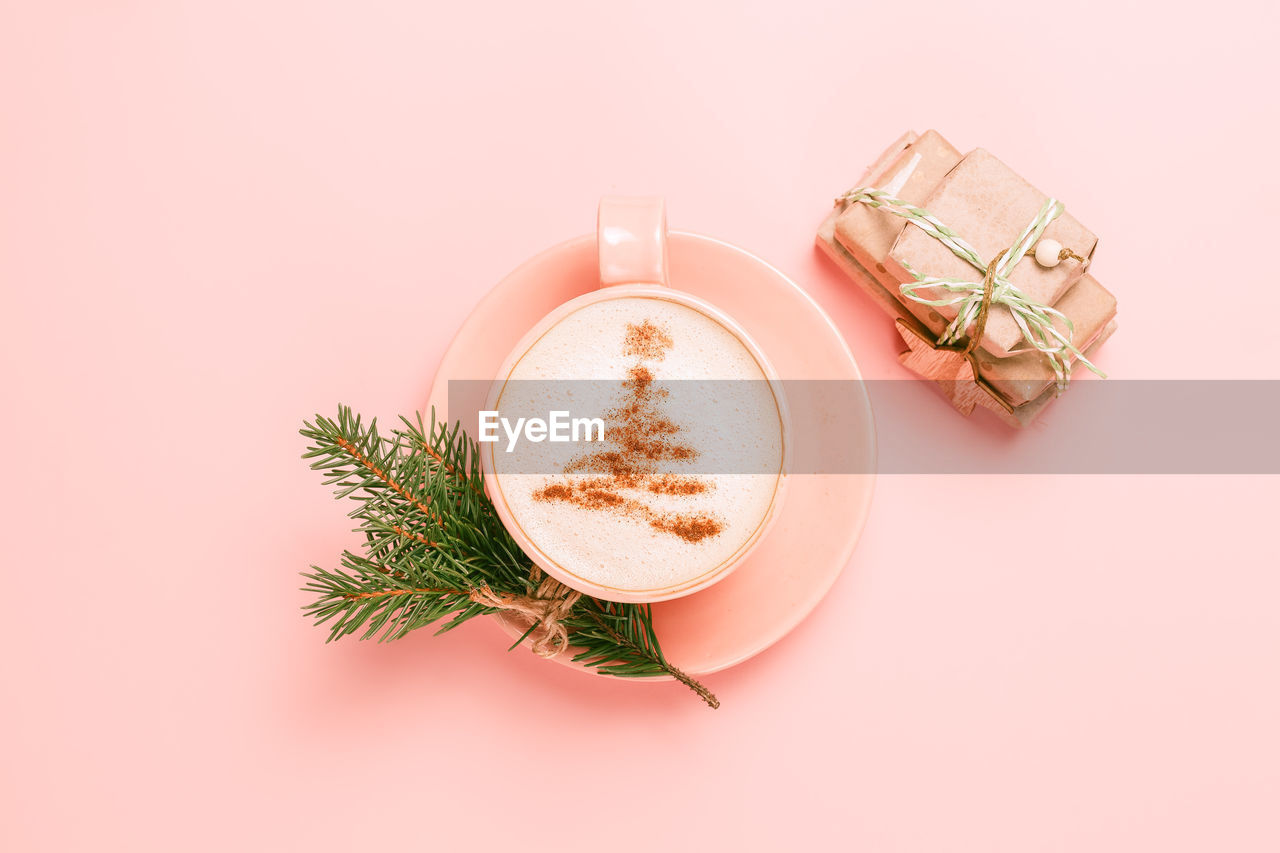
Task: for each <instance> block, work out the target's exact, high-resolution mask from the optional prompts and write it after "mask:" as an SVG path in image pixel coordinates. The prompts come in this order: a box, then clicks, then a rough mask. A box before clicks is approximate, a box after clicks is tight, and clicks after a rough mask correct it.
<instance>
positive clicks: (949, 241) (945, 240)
mask: <svg viewBox="0 0 1280 853" xmlns="http://www.w3.org/2000/svg"><path fill="white" fill-rule="evenodd" d="M836 201H837V202H840V203H843V204H865V205H867V206H868V207H874V208H878V209H880V210H883V211H885V212H886V213H892V214H893V215H894V216H900V217H902V218H903V219H905V220H907V221H908V222H910V223H911V224H912V225H915V226H916V227H917V228H919V229H920V230H921V231H923V232H924V233H926V234H928V235H929V236H930V237H933V238H934V239H935V240H938V241H939V242H941V243H942V244H943V245H944V246H946V247H947V248H948V249H950V250H951V251H952V253H953V254H955V256H956V257H958V258H960V259H961V260H963V261H966V262H967V263H969V264H971V265H972V266H973V268H974V269H976V270H977V271H978V272H980V273H983V274H984V276H985V274H986V272H987V269H988V267H989V266H990V265H989V264H987V263H985V262H984V261H983V260H982V258H980V257H979V256H978V252H977V251H976V250H975V249H974V248H973V247H972V246H970V245H969V243H968V242H966V241H965V239H964V238H963V237H961V236H960V235H959V234H957V233H956V232H955V231H952V230H951V229H950V228H948V227H947V226H946V225H944V224H942V222H940V221H938V218H937V217H936V216H934V215H933V214H932V213H930V212H929V211H927V210H925V209H924V208H921V207H916V206H915V205H913V204H909V203H907V202H905V201H903V200H902V199H899V198H894V197H893V196H891V195H890V194H889V193H887V192H885V191H884V190H878V189H876V188H874V187H857V188H855V189H851V190H849V191H848V192H847V193H845V194H844V195H842V196H840V197H839V198H838V199H836ZM1065 209H1066V208H1064V207H1063V206H1062V202H1060V201H1058V200H1057V199H1053V198H1050V199H1046V200H1045V203H1044V205H1043V206H1041V208H1040V212H1039V213H1037V214H1036V217H1035V219H1033V220H1031V223H1030V224H1029V225H1027V227H1026V228H1025V229H1023V231H1022V234H1021V235H1019V237H1018V240H1017V242H1015V243H1014V244H1013V246H1012V247H1010V248H1008V249H1005V250H1004V252H1003V253H1001V255H1000V257H999V258H998V259H997V262H996V263H995V265H994V267H995V268H994V273H993V275H992V277H991V278H992V288H991V298H990V300H989V303H988V304H989V305H1004V306H1005V307H1007V308H1008V309H1009V311H1010V312H1011V313H1012V314H1013V319H1014V322H1016V323H1017V324H1018V329H1019V330H1020V331H1021V332H1022V337H1023V339H1024V340H1026V342H1027V343H1029V344H1030V345H1031V346H1033V347H1035V348H1036V349H1037V350H1039V351H1040V352H1042V353H1044V355H1045V357H1046V358H1048V359H1049V364H1050V366H1051V367H1052V368H1053V375H1054V377H1055V379H1056V380H1057V390H1058V393H1062V392H1063V391H1064V390H1066V388H1067V383H1068V382H1069V381H1070V379H1071V363H1070V359H1071V356H1075V358H1076V359H1077V360H1079V362H1080V363H1081V364H1083V365H1084V366H1085V367H1087V368H1089V369H1090V370H1092V371H1093V372H1094V373H1096V374H1098V375H1099V376H1101V377H1103V378H1104V379H1105V378H1106V374H1105V373H1103V372H1102V371H1101V370H1099V369H1098V368H1097V367H1095V366H1094V365H1093V363H1092V362H1090V361H1089V359H1087V358H1085V357H1084V354H1083V353H1081V352H1080V350H1078V349H1076V347H1075V345H1074V344H1073V343H1072V342H1071V341H1072V338H1073V337H1074V334H1075V327H1074V325H1073V324H1072V322H1071V320H1070V319H1069V318H1068V317H1067V316H1066V315H1065V314H1063V313H1062V312H1061V311H1059V310H1057V309H1056V308H1052V307H1050V306H1048V305H1043V304H1041V303H1039V302H1036V301H1035V300H1033V299H1031V298H1029V297H1028V296H1027V295H1026V294H1025V293H1023V292H1022V291H1021V290H1019V289H1018V288H1017V287H1016V286H1015V285H1014V284H1013V283H1012V282H1011V281H1009V274H1010V273H1011V272H1013V268H1014V267H1015V266H1017V264H1018V261H1020V260H1022V258H1023V257H1024V256H1025V255H1026V254H1027V252H1028V251H1030V250H1031V249H1032V247H1034V246H1035V245H1036V243H1037V242H1038V241H1039V240H1040V235H1042V234H1043V233H1044V229H1045V228H1047V227H1048V225H1049V223H1050V222H1052V221H1053V220H1055V219H1057V218H1058V217H1059V216H1061V215H1062V212H1063V211H1064V210H1065ZM902 266H903V267H904V268H905V269H906V271H907V272H909V273H910V274H911V276H912V278H914V279H915V281H912V282H907V283H906V284H903V285H901V286H900V287H899V288H898V289H899V291H901V293H902V295H903V296H905V297H906V298H908V299H910V300H912V301H913V302H918V303H920V304H921V305H929V306H932V307H935V308H938V307H945V306H955V308H956V318H955V319H954V320H952V321H951V324H950V325H948V326H947V328H946V329H945V330H944V331H943V333H942V336H941V337H940V338H939V339H938V343H939V344H940V345H942V346H948V345H952V344H955V343H957V342H958V341H959V340H960V338H962V337H963V336H964V332H965V329H967V328H969V324H970V323H972V322H973V321H974V320H975V319H976V318H977V316H978V314H979V312H980V311H981V310H982V301H983V294H984V293H985V285H984V283H983V281H981V280H979V281H976V282H973V281H966V280H964V279H961V278H938V277H937V276H928V275H921V274H920V273H918V272H916V271H915V270H913V269H912V268H911V267H910V266H909V265H908V264H906V263H905V262H904V263H903V264H902ZM924 291H933V292H935V293H936V292H937V291H945V292H946V293H949V294H952V295H951V296H944V297H942V298H940V299H931V298H929V297H928V296H927V295H925V293H924ZM1055 320H1061V321H1062V324H1063V325H1064V326H1065V327H1066V329H1067V333H1066V334H1065V335H1064V334H1062V332H1060V331H1059V330H1058V328H1057V326H1056V325H1055V322H1054V321H1055Z"/></svg>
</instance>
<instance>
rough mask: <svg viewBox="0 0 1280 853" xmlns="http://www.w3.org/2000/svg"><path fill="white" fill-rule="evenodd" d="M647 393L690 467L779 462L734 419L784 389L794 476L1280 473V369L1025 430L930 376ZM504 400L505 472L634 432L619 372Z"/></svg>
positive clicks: (470, 404) (1147, 392) (1066, 402)
mask: <svg viewBox="0 0 1280 853" xmlns="http://www.w3.org/2000/svg"><path fill="white" fill-rule="evenodd" d="M492 389H493V383H492V381H491V380H453V381H450V382H449V417H450V420H459V421H461V422H462V426H463V428H464V429H465V430H466V431H467V432H468V433H469V434H470V435H471V436H472V437H473V438H477V437H479V436H480V434H481V422H480V417H479V413H480V412H481V411H482V410H485V408H486V401H487V400H488V399H489V396H490V393H491V391H492ZM649 391H650V394H651V396H648V397H647V398H646V402H644V403H643V405H644V406H649V407H652V409H651V410H647V411H646V412H645V413H643V414H644V415H645V416H646V417H648V416H651V417H652V418H654V419H656V420H654V421H653V423H652V424H651V426H652V425H653V424H656V427H654V429H656V432H652V433H651V434H648V435H649V438H650V439H653V438H654V437H655V436H658V435H659V434H660V433H661V434H664V435H666V436H667V437H668V440H669V442H676V443H681V442H683V437H690V439H691V437H693V436H695V435H696V436H699V437H700V438H701V439H702V444H703V445H704V446H694V445H695V444H696V442H695V443H694V444H689V443H688V442H683V443H684V444H687V445H688V446H690V447H691V448H692V450H693V452H692V453H689V454H687V455H686V457H685V458H680V459H676V460H674V461H670V465H669V467H670V468H671V470H676V471H678V472H680V473H688V474H726V475H727V474H763V473H769V472H770V469H771V467H772V466H773V464H774V461H773V460H772V459H771V457H770V456H769V454H767V453H758V452H751V448H748V447H746V446H744V445H743V444H742V441H741V440H740V439H739V432H740V431H738V430H736V429H735V424H738V423H742V422H743V421H741V418H742V417H743V414H742V412H743V410H744V408H743V407H745V409H746V410H751V409H753V407H754V409H755V411H756V415H755V417H754V420H752V423H753V424H754V426H753V427H751V429H752V430H754V431H755V432H754V433H752V435H753V436H754V437H753V438H750V439H749V443H751V444H752V445H753V447H754V446H756V445H758V444H759V443H760V442H759V438H760V430H761V429H766V430H767V428H768V419H767V418H765V419H764V420H761V417H762V415H761V414H760V407H761V406H762V405H763V404H762V403H761V402H760V401H762V400H768V399H771V398H773V397H776V398H777V399H781V400H784V401H785V410H786V411H787V413H788V418H787V436H788V441H787V458H786V463H785V468H786V471H787V472H788V473H789V474H793V475H810V474H866V473H872V472H878V473H881V474H1280V381H1277V380H1163V381H1154V380H1116V379H1109V380H1105V381H1095V380H1085V381H1077V382H1075V383H1073V384H1072V386H1071V388H1070V389H1069V390H1068V391H1067V392H1066V394H1064V395H1063V396H1062V397H1061V398H1060V399H1058V400H1056V401H1054V402H1052V403H1051V404H1050V405H1049V406H1048V407H1047V408H1046V409H1045V411H1044V412H1043V414H1041V415H1040V417H1039V418H1038V419H1037V420H1035V421H1034V422H1033V423H1032V424H1031V425H1030V426H1028V427H1026V428H1024V429H1021V430H1018V429H1014V428H1011V427H1009V426H1008V425H1006V424H1005V423H1003V422H1001V421H999V420H997V419H996V418H995V417H994V416H992V415H991V414H990V413H988V412H985V411H983V410H981V409H979V410H976V411H975V412H974V413H973V414H972V415H971V416H969V417H967V418H966V417H965V416H963V415H961V414H960V413H959V412H957V411H956V410H954V409H953V408H952V407H951V404H950V403H949V402H948V401H947V400H946V399H945V398H944V397H943V396H942V394H941V393H940V392H939V390H938V388H937V386H935V385H934V384H933V383H931V382H927V381H924V380H868V381H861V382H851V381H824V380H783V381H781V382H778V383H775V384H773V385H770V384H769V383H765V382H741V381H722V380H669V381H654V382H653V384H652V388H650V389H649ZM501 401H502V402H501V405H499V406H498V407H497V408H496V409H494V410H493V411H495V412H497V415H496V416H492V415H491V416H489V417H488V423H489V429H488V432H489V434H491V435H492V434H494V433H495V432H496V434H497V436H498V440H497V441H496V442H492V443H491V447H492V449H493V452H494V453H495V454H496V455H497V456H498V457H499V458H501V459H502V461H503V465H504V469H505V470H510V471H514V472H519V473H530V474H534V473H547V474H554V473H560V472H561V471H563V470H564V469H565V466H566V465H572V464H574V459H577V458H580V457H582V455H583V454H597V455H599V454H601V453H606V454H607V453H609V452H611V451H610V447H611V446H612V447H614V448H615V449H616V448H617V446H618V442H619V440H621V441H622V442H623V443H625V442H627V441H632V443H633V444H634V440H633V439H634V436H632V437H631V438H628V436H627V435H626V434H624V433H623V432H622V430H623V429H624V425H623V423H622V421H625V420H626V417H628V415H627V412H628V411H631V410H634V408H635V406H636V405H638V403H637V401H636V400H635V399H633V394H632V391H631V390H630V389H629V388H628V387H627V386H626V385H625V383H622V382H619V381H579V380H569V381H565V380H557V381H532V380H526V381H520V382H510V383H507V385H506V390H504V391H503V394H502V397H501ZM620 407H621V408H620ZM627 407H631V410H629V409H627ZM552 411H559V412H564V413H566V414H565V415H564V416H563V417H562V418H560V419H561V420H563V419H564V418H568V419H569V421H570V426H568V427H565V428H564V430H565V431H567V434H569V435H572V426H571V422H572V420H574V419H588V420H589V419H591V418H599V419H601V420H602V421H604V422H605V426H606V430H605V431H606V433H608V435H607V437H606V440H605V442H604V443H601V441H600V439H599V438H598V436H599V430H593V431H592V433H591V436H590V440H588V438H587V437H584V435H583V431H582V429H579V431H578V436H577V438H578V439H579V440H578V441H573V440H570V441H567V442H559V443H556V444H554V445H553V443H552V442H551V441H550V440H549V439H544V440H537V441H531V440H529V439H528V436H529V435H530V433H529V432H528V429H527V428H528V426H529V425H530V424H531V423H532V421H531V419H541V420H543V421H547V420H549V419H550V420H554V419H555V418H552V417H551V414H552ZM871 413H874V415H872V414H871ZM632 414H634V412H633V411H632ZM495 417H496V418H506V419H507V421H508V426H509V427H510V426H513V425H515V424H517V423H519V421H520V419H521V418H523V419H525V421H524V427H522V428H521V429H520V431H519V437H518V439H517V442H516V446H515V448H512V445H511V440H510V436H511V430H509V429H507V430H504V429H503V427H502V426H501V425H500V424H495ZM620 417H621V418H622V420H621V421H620V420H619V418H620ZM748 420H751V418H748ZM762 424H763V426H762ZM716 425H719V428H716ZM534 427H535V429H534V430H533V433H532V435H533V436H534V437H535V438H536V436H537V434H538V429H537V428H536V424H534ZM551 429H552V427H551V426H549V427H548V432H550V431H551Z"/></svg>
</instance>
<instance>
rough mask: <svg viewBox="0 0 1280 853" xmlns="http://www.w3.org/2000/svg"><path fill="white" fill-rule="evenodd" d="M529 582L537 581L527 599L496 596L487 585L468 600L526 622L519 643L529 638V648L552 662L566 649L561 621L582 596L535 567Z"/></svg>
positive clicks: (515, 596) (481, 587) (474, 590)
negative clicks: (520, 618)
mask: <svg viewBox="0 0 1280 853" xmlns="http://www.w3.org/2000/svg"><path fill="white" fill-rule="evenodd" d="M529 579H530V580H532V581H540V582H539V583H538V586H537V587H536V588H535V589H534V591H533V592H532V594H530V595H508V594H503V595H499V594H498V593H496V592H494V591H493V590H492V589H490V588H489V585H488V584H487V583H486V584H481V585H480V586H478V587H476V588H475V589H473V590H471V596H470V597H471V600H472V601H474V602H475V603H476V604H483V605H484V606H485V607H493V608H495V609H497V610H504V611H507V612H509V613H514V614H515V615H516V616H519V617H522V618H523V619H525V620H526V621H528V622H529V623H530V625H529V629H528V630H527V631H526V632H525V635H524V636H523V637H521V638H520V639H521V640H523V639H524V638H525V637H528V638H530V643H529V647H530V649H532V650H533V652H534V653H535V654H539V655H542V656H543V657H544V658H553V657H555V656H556V655H558V654H560V653H561V652H562V651H564V650H565V649H567V648H568V647H569V631H568V629H567V628H565V627H564V623H563V622H562V621H561V620H562V619H564V617H566V616H568V615H569V611H571V610H573V606H574V605H575V604H577V603H578V599H579V598H582V593H580V592H578V591H577V590H576V589H572V588H570V587H567V586H565V585H564V584H562V583H560V581H558V580H556V579H555V578H553V577H551V576H550V575H543V573H542V570H541V569H539V568H538V567H537V566H534V567H533V569H532V570H530V572H529ZM518 642H519V641H517V644H518Z"/></svg>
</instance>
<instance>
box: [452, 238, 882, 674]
mask: <svg viewBox="0 0 1280 853" xmlns="http://www.w3.org/2000/svg"><path fill="white" fill-rule="evenodd" d="M669 241H670V242H669V253H670V265H671V269H670V276H671V286H672V287H675V288H678V289H680V290H684V291H687V292H689V293H692V294H694V295H696V296H700V297H702V298H704V299H706V300H707V301H708V302H711V303H712V304H714V305H716V306H718V307H720V308H722V309H723V310H724V311H725V312H726V313H728V314H729V315H730V316H732V317H733V318H734V319H735V320H737V321H738V322H739V323H740V324H741V325H742V326H743V327H744V328H745V329H746V330H747V332H748V334H750V335H751V337H752V338H754V339H755V341H756V342H757V343H758V344H759V345H760V348H761V349H762V350H764V351H765V352H766V353H768V355H769V358H770V360H771V361H772V362H773V365H774V367H775V369H776V370H777V372H778V375H779V376H780V377H781V378H782V379H784V380H787V379H850V380H860V379H861V378H862V375H861V374H860V373H859V372H858V365H857V364H856V363H855V362H854V360H853V356H852V355H851V354H850V353H849V348H848V347H847V346H845V343H844V339H843V338H842V337H841V336H840V333H839V332H838V331H837V330H836V327H835V326H834V325H833V324H832V322H831V319H830V318H829V317H828V316H827V315H826V312H824V311H823V310H822V309H821V308H820V307H818V304H817V303H816V302H814V301H813V300H812V299H811V298H810V297H809V295H808V294H806V293H805V292H804V291H803V290H801V289H800V288H799V287H798V286H796V285H795V283H793V282H792V281H791V280H790V279H788V278H787V277H786V276H784V275H783V274H782V273H780V272H778V271H777V270H776V269H774V268H773V267H771V266H769V265H768V264H767V263H765V262H764V261H762V260H760V259H759V258H757V257H755V256H754V255H751V254H749V253H747V252H744V251H743V250H741V249H738V248H736V247H734V246H730V245H729V244H727V243H722V242H720V241H719V240H713V239H711V238H710V237H703V236H700V235H697V234H686V233H682V232H679V231H672V232H671V233H670V236H669ZM598 275H599V271H598V268H597V257H596V236H595V235H594V234H589V235H586V236H583V237H579V238H577V239H574V240H570V241H568V242H567V243H561V244H560V245H558V246H555V247H553V248H551V249H548V250H546V251H545V252H543V253H542V254H540V255H537V256H535V257H533V258H531V259H529V260H528V261H526V262H525V263H524V264H522V265H521V266H520V267H518V268H517V269H516V270H515V271H514V272H512V273H511V274H510V275H508V276H507V277H506V278H505V279H503V280H502V281H501V282H500V283H499V284H498V285H497V287H495V288H494V289H493V290H492V291H490V293H489V295H488V296H486V297H485V298H484V300H483V301H481V302H480V304H479V305H478V306H477V307H476V309H475V311H473V312H472V313H471V316H470V317H468V318H467V321H466V322H465V323H464V324H463V325H462V328H461V329H459V330H458V334H457V336H456V337H455V338H454V340H453V343H452V344H451V345H450V346H449V350H448V351H447V352H446V353H445V355H444V359H443V360H442V361H441V363H440V369H439V370H438V371H437V372H436V378H435V382H434V383H433V385H432V388H431V397H430V400H429V401H428V409H429V408H430V406H432V405H434V406H435V408H436V413H437V417H439V418H440V419H441V420H455V419H457V417H459V414H458V413H449V412H448V411H447V408H448V402H449V399H448V398H449V388H448V385H449V380H450V379H469V380H476V379H491V378H492V377H493V376H494V374H495V373H496V372H497V370H498V368H499V367H500V366H501V363H502V360H503V358H505V357H506V355H507V353H508V352H509V351H510V350H511V348H512V347H513V346H515V344H516V342H517V341H518V340H519V339H520V338H521V336H522V335H524V333H525V332H527V331H528V330H529V329H530V328H531V327H532V326H533V325H534V324H535V323H537V322H538V320H540V319H541V318H542V317H543V316H544V315H545V314H547V313H548V312H550V311H551V310H552V309H553V308H555V307H556V306H557V305H559V304H560V303H562V302H565V301H567V300H569V299H572V298H573V297H575V296H579V295H581V294H583V293H586V292H588V291H590V290H594V289H596V287H597V286H598V285H597V281H598ZM861 399H862V400H863V406H862V408H861V411H860V412H859V414H858V416H857V417H856V418H855V419H854V421H853V422H851V423H848V424H847V427H846V429H845V433H846V435H847V436H848V440H849V441H850V442H851V443H854V444H856V449H857V452H858V453H860V454H865V455H864V457H863V458H864V459H865V460H866V461H865V464H864V465H862V466H859V467H858V468H857V469H855V470H864V471H873V470H875V469H874V460H875V452H876V441H875V425H874V422H873V420H872V417H871V406H870V403H869V402H867V401H866V396H865V394H863V395H862V397H861ZM475 405H476V408H477V409H478V408H479V407H480V406H481V405H483V400H477V401H476V403H475ZM462 414H465V415H467V416H468V417H471V416H473V415H474V412H470V413H462ZM842 417H845V418H847V412H845V413H842ZM874 483H875V476H874V475H872V474H862V475H852V474H840V475H834V474H833V475H795V476H792V477H791V478H790V479H789V482H788V487H787V488H788V491H787V499H786V501H785V502H784V503H783V504H782V511H781V514H780V516H779V517H778V519H777V522H776V523H775V524H774V527H773V529H772V530H771V531H770V532H769V534H768V536H767V538H766V539H765V540H764V541H763V542H761V543H760V544H759V546H757V547H756V549H755V551H754V552H752V554H751V556H750V557H749V558H748V559H747V560H746V562H744V563H743V564H742V565H741V566H739V567H738V569H737V570H736V571H735V572H734V573H733V574H732V575H730V576H729V577H728V578H726V579H725V580H723V581H721V582H720V583H717V584H716V585H715V586H712V587H709V588H708V589H705V590H703V591H702V592H698V593H695V594H694V595H690V596H688V597H686V598H679V599H675V600H673V601H664V602H660V603H658V604H655V605H653V614H654V622H655V626H656V628H657V632H658V637H659V639H660V640H661V642H662V648H663V651H664V652H665V653H666V655H667V658H668V660H670V661H671V663H672V664H673V665H675V666H677V667H679V668H680V669H683V670H685V671H686V672H689V673H691V674H694V675H705V674H707V673H711V672H717V671H719V670H722V669H726V668H728V667H731V666H733V665H734V664H737V663H741V662H742V661H744V660H746V659H747V658H750V657H752V656H753V655H756V654H758V653H760V652H761V651H764V650H765V649H767V648H768V647H769V646H771V645H773V644H774V643H776V642H777V641H778V640H780V639H781V638H782V637H783V636H785V635H786V634H787V632H789V631H790V630H791V629H792V628H794V627H795V626H796V625H799V624H800V622H801V621H802V620H803V619H804V618H805V617H806V616H808V615H809V613H810V612H811V611H812V610H813V608H814V607H815V606H817V604H818V602H819V601H821V600H822V597H823V596H824V595H826V593H827V590H828V589H830V588H831V585H832V584H833V583H834V582H835V579H836V578H837V577H838V576H839V574H840V572H841V571H842V570H843V569H844V567H845V565H846V564H847V563H848V562H849V558H850V557H851V556H852V555H853V549H854V546H855V545H856V544H857V542H858V537H859V535H860V534H861V532H862V525H863V523H864V522H865V521H866V517H867V510H868V508H869V506H870V504H871V493H872V489H873V486H874ZM498 621H499V622H500V623H501V624H502V626H503V628H504V629H505V630H506V631H507V633H508V634H510V635H511V636H512V637H515V636H518V635H519V630H518V629H516V628H515V627H514V626H512V625H507V624H505V623H503V622H502V620H501V619H499V620H498ZM556 660H559V661H561V662H562V663H566V664H569V665H571V666H576V664H572V663H571V662H570V661H569V657H568V656H567V655H566V656H563V657H561V658H557V659H556ZM592 671H593V672H594V670H592ZM646 680H649V679H646Z"/></svg>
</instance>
